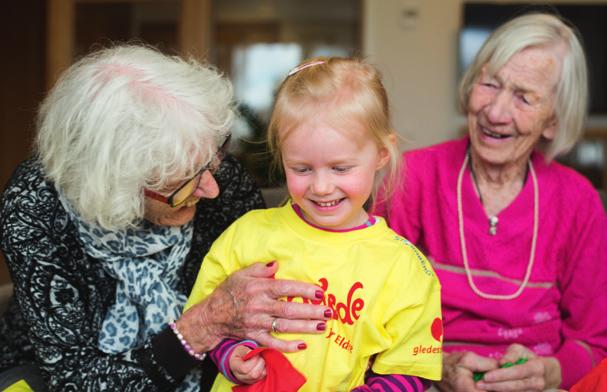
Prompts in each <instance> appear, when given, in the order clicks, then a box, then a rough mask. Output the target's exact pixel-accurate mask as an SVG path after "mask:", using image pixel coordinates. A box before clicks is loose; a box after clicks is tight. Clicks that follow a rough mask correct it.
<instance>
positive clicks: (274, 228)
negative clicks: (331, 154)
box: [185, 205, 442, 392]
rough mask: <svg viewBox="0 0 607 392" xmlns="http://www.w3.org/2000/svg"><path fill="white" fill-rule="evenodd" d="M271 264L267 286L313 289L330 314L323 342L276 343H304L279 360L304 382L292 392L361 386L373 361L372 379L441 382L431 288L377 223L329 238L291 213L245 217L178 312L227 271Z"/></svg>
mask: <svg viewBox="0 0 607 392" xmlns="http://www.w3.org/2000/svg"><path fill="white" fill-rule="evenodd" d="M272 260H276V261H277V262H278V263H279V269H278V272H277V274H276V278H278V279H281V278H285V279H296V280H300V281H305V282H312V283H316V284H318V285H319V286H321V287H322V288H323V289H324V290H325V299H324V300H323V303H324V304H325V305H327V306H329V307H331V308H332V309H333V310H334V314H335V315H336V317H335V318H334V319H333V320H330V321H329V322H328V323H327V330H326V332H325V333H324V334H318V335H312V334H280V338H284V339H302V340H304V341H305V342H306V344H307V349H305V350H302V351H299V352H296V353H287V354H286V355H287V358H288V359H289V361H290V362H291V363H292V364H293V365H294V366H295V367H296V368H297V369H298V370H299V371H300V372H301V373H302V374H304V376H305V377H306V379H307V381H306V383H305V385H304V386H303V387H302V388H301V389H300V391H314V392H318V391H346V390H347V391H349V390H351V389H352V388H354V387H356V386H359V385H362V384H364V374H365V371H366V369H367V365H368V363H369V359H370V358H371V357H372V356H375V361H374V362H373V371H374V372H375V373H378V374H405V375H411V376H419V377H423V378H427V379H431V380H438V379H440V375H441V365H442V364H441V351H442V324H441V311H440V284H439V282H438V280H437V278H436V275H435V274H434V271H433V270H432V267H431V266H430V263H428V261H427V260H426V258H425V257H424V256H423V255H422V254H421V252H419V251H418V250H417V249H416V248H415V247H414V246H413V245H412V244H411V243H409V242H408V241H407V240H405V239H404V238H402V237H400V236H398V235H397V234H395V233H394V232H393V231H392V230H391V229H389V228H388V227H387V225H386V222H385V221H384V220H383V219H381V218H378V221H377V222H376V223H375V224H374V225H372V226H370V227H367V228H364V229H360V230H354V231H349V232H340V233H336V232H329V231H325V230H320V229H317V228H314V227H312V226H310V225H309V224H307V223H306V222H304V221H303V220H302V219H301V218H300V217H299V216H298V215H297V214H296V213H295V211H294V210H293V207H292V206H291V205H287V206H284V207H280V208H274V209H268V210H255V211H251V212H249V213H247V214H246V215H244V216H243V217H242V218H240V219H238V220H237V221H236V222H234V223H233V224H232V225H231V226H230V227H229V228H228V229H227V230H226V231H225V232H224V233H223V234H222V235H221V236H220V237H219V238H218V239H217V240H216V241H215V243H214V244H213V246H212V247H211V250H210V251H209V253H208V254H207V256H206V257H205V259H204V261H203V263H202V268H201V270H200V272H199V274H198V278H197V279H196V283H195V285H194V288H193V290H192V293H191V294H190V298H189V299H188V302H187V304H186V307H185V308H186V309H188V308H189V307H190V306H192V305H193V304H195V303H197V302H199V301H201V300H202V299H204V298H205V297H206V296H207V295H209V293H211V292H212V291H213V290H214V288H215V287H216V286H217V285H218V284H220V283H221V282H222V281H223V280H224V279H225V278H226V277H227V276H229V275H230V274H232V273H233V272H235V271H237V270H239V269H241V268H243V267H247V266H249V265H251V264H253V263H255V262H269V261H272ZM285 300H289V301H299V302H301V301H302V299H301V298H287V299H285ZM232 385H233V384H231V383H230V382H229V381H228V380H227V379H225V378H224V377H223V376H222V375H219V376H218V379H217V380H216V381H215V385H214V388H213V390H214V391H231V386H232Z"/></svg>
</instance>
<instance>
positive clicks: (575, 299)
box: [378, 14, 607, 392]
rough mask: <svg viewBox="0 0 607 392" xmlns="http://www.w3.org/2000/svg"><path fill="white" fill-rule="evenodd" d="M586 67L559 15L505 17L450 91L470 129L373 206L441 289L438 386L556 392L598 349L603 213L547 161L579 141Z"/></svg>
mask: <svg viewBox="0 0 607 392" xmlns="http://www.w3.org/2000/svg"><path fill="white" fill-rule="evenodd" d="M586 73H587V72H586V62H585V56H584V52H583V50H582V48H581V45H580V42H579V40H578V37H577V35H576V32H575V31H574V30H573V28H572V27H570V26H568V25H567V24H565V23H563V21H562V20H561V19H560V18H558V17H556V16H552V15H548V14H526V15H522V16H519V17H517V18H515V19H513V20H511V21H509V22H507V23H505V24H504V25H502V26H501V27H500V28H499V29H497V30H496V31H495V32H494V33H493V34H492V35H491V36H490V37H489V38H488V40H487V41H486V43H485V44H484V46H483V47H482V48H481V50H480V51H479V53H478V54H477V56H476V59H475V61H474V62H473V64H472V65H471V67H470V68H469V69H468V70H467V73H466V74H465V76H464V78H463V81H462V84H461V90H460V92H461V94H460V98H461V103H462V108H463V111H464V113H465V114H466V116H467V120H468V135H467V136H466V137H465V138H463V139H460V140H456V141H450V142H446V143H443V144H439V145H436V146H432V147H427V148H423V149H420V150H416V151H411V152H406V153H405V154H404V161H405V171H406V172H405V176H404V177H403V183H402V184H401V185H402V186H401V187H400V189H399V190H398V191H397V194H396V195H394V196H393V198H392V202H391V203H390V204H389V205H380V206H378V211H379V212H380V213H382V214H384V215H385V216H387V218H388V220H389V224H390V226H391V227H392V228H393V229H394V230H395V231H396V232H398V233H399V234H402V235H403V236H405V237H406V238H408V239H409V240H410V241H411V242H413V243H414V244H416V245H418V246H419V247H420V248H421V249H422V250H423V251H424V253H425V254H426V255H428V258H429V259H430V260H431V261H432V263H433V266H434V269H435V271H436V273H437V275H438V277H439V280H440V282H441V285H442V289H443V291H442V303H443V316H444V320H443V324H444V336H443V338H444V342H443V347H444V351H445V353H444V360H443V379H442V381H441V382H440V383H439V384H438V385H437V387H438V388H439V389H440V390H442V391H466V392H471V391H486V390H490V391H541V390H545V389H550V388H556V387H558V386H562V387H565V388H567V387H570V386H571V385H572V384H574V383H575V382H576V381H577V380H578V379H579V378H581V377H582V375H584V374H585V373H586V372H588V371H589V370H590V369H591V368H592V367H593V365H594V364H597V363H598V362H600V360H601V358H603V357H605V355H606V354H607V317H605V314H604V313H605V310H606V309H607V290H605V287H607V218H606V216H605V211H604V209H603V206H602V204H601V201H600V198H599V195H598V193H597V192H596V191H595V190H594V189H593V188H592V186H591V184H590V183H589V182H588V181H587V180H586V179H585V178H583V177H582V176H581V175H580V174H578V173H576V172H575V171H573V170H571V169H570V168H567V167H564V166H562V165H560V164H558V163H557V162H555V161H554V158H555V157H557V156H559V155H561V154H563V153H565V152H567V151H568V150H569V149H570V148H571V147H572V146H573V145H574V144H575V142H576V140H577V139H578V138H579V136H580V135H581V133H582V128H583V123H584V119H585V115H586V107H587V90H588V88H587V75H586ZM511 365H514V366H511Z"/></svg>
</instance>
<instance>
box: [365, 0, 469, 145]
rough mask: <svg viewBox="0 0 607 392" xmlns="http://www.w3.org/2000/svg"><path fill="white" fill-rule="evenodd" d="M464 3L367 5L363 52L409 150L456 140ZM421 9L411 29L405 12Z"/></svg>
mask: <svg viewBox="0 0 607 392" xmlns="http://www.w3.org/2000/svg"><path fill="white" fill-rule="evenodd" d="M460 4H461V0H418V1H415V0H412V1H409V0H365V3H364V7H365V8H364V12H363V15H364V18H365V19H364V21H363V26H364V27H363V32H364V33H363V51H364V53H365V56H367V58H368V59H369V60H370V61H371V62H372V63H373V64H374V65H376V66H377V67H378V68H379V69H380V70H381V71H382V73H383V76H384V82H385V85H386V88H387V89H388V94H389V95H390V99H391V107H392V116H393V119H394V126H395V127H396V129H397V131H398V132H399V133H400V134H401V135H403V136H404V137H405V139H406V144H405V145H404V148H406V149H409V148H412V147H419V146H425V145H429V144H433V143H436V142H439V141H442V140H446V139H449V138H452V137H454V136H455V135H457V132H458V129H457V128H458V125H457V124H458V122H459V123H460V124H461V123H462V120H461V119H459V117H460V116H458V111H457V106H456V104H457V101H456V79H457V63H456V58H457V52H456V42H457V40H456V38H457V31H458V28H459V25H460V8H461V7H460ZM411 6H412V7H413V8H416V9H417V17H416V18H414V19H415V21H414V24H413V25H412V26H408V25H406V23H405V21H403V19H402V17H401V11H405V10H403V8H407V7H409V8H411Z"/></svg>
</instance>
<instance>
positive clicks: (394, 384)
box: [353, 371, 432, 392]
mask: <svg viewBox="0 0 607 392" xmlns="http://www.w3.org/2000/svg"><path fill="white" fill-rule="evenodd" d="M430 386H432V383H431V381H429V380H426V379H423V378H420V377H415V376H408V375H404V374H375V373H373V372H371V371H369V372H367V376H366V377H365V385H361V386H359V387H356V388H354V389H353V392H354V391H355V392H368V391H373V392H400V391H402V392H421V391H425V390H426V389H428V388H430Z"/></svg>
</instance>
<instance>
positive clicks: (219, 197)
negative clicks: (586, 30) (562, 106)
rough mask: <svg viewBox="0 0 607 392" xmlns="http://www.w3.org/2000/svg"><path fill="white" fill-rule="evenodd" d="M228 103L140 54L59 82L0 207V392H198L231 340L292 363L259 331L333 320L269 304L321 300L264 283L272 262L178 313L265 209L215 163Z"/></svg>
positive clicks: (193, 67)
mask: <svg viewBox="0 0 607 392" xmlns="http://www.w3.org/2000/svg"><path fill="white" fill-rule="evenodd" d="M231 102H232V90H231V86H230V84H229V82H228V81H227V80H225V79H224V78H223V77H222V76H221V75H220V74H218V73H217V72H216V71H215V70H214V69H212V68H211V67H209V66H206V65H202V64H199V63H196V62H194V61H185V60H183V59H180V58H178V57H169V56H165V55H162V54H160V53H158V52H157V51H155V50H153V49H150V48H145V47H140V46H116V47H113V48H110V49H105V50H101V51H99V52H97V53H94V54H91V55H89V56H87V57H85V58H83V59H82V60H80V61H79V62H77V63H76V64H74V65H73V66H72V67H71V68H70V69H69V70H68V71H67V72H66V73H65V74H64V75H63V76H62V78H61V79H60V80H59V82H58V83H57V85H56V86H55V88H54V89H53V90H52V91H51V92H50V93H49V95H48V97H47V98H46V99H45V101H44V103H43V105H42V107H41V110H40V115H39V119H38V134H37V139H36V147H37V148H36V150H37V151H36V152H37V154H36V156H35V157H34V158H33V159H31V160H29V161H26V162H24V163H23V164H21V165H20V166H19V167H18V168H17V170H16V171H15V173H14V175H13V177H12V179H11V180H10V182H9V184H8V186H7V188H6V190H5V191H4V194H3V196H2V199H1V203H0V241H1V242H0V243H1V247H2V251H3V252H4V255H5V256H6V259H7V261H8V265H9V269H10V272H11V276H12V279H13V282H14V286H15V295H14V301H13V302H12V304H11V306H10V308H9V310H8V311H7V312H6V313H5V314H4V315H3V317H2V319H0V372H2V371H4V373H0V383H1V382H2V381H1V380H4V382H5V385H0V387H5V386H6V385H10V383H11V382H13V381H15V379H18V378H24V379H25V381H26V382H27V381H28V380H29V384H30V387H34V388H36V387H37V382H39V381H42V384H45V385H46V388H48V389H50V390H70V389H72V390H115V391H126V390H133V391H135V390H137V391H140V390H141V391H143V390H146V391H150V390H172V389H176V388H177V389H180V390H200V388H201V380H202V381H204V380H206V379H209V380H212V379H213V375H212V374H210V372H212V370H210V369H207V368H206V365H205V362H204V361H202V360H203V358H204V356H205V355H204V353H205V352H207V351H209V350H210V349H211V348H213V347H214V346H215V345H216V344H217V343H218V342H219V341H221V340H222V339H223V338H225V337H228V336H230V337H243V338H252V339H255V340H257V341H259V342H261V343H262V344H264V345H267V346H271V347H275V348H278V349H281V350H283V351H294V350H296V349H297V347H296V344H294V343H292V342H288V341H282V340H278V339H275V338H273V337H271V336H270V334H269V333H268V332H269V331H270V330H271V328H272V325H273V323H274V324H275V323H276V321H275V320H277V321H278V323H279V324H280V326H281V330H282V331H293V332H311V333H312V332H317V331H319V330H322V328H319V324H323V323H324V320H326V319H327V317H326V316H325V313H326V311H327V308H325V307H322V306H312V305H304V304H297V303H286V302H282V301H279V300H278V298H280V297H282V296H285V295H292V296H304V297H307V298H311V299H314V298H318V296H321V295H322V292H319V288H318V287H317V286H314V285H309V284H304V283H299V282H291V281H280V280H274V279H272V277H273V275H274V273H275V272H276V270H277V268H278V264H279V263H269V264H267V265H265V264H257V265H254V266H253V267H251V268H248V269H246V270H242V271H240V272H238V273H236V274H234V275H232V276H231V277H230V278H229V279H227V280H226V281H225V282H224V283H223V284H222V285H221V286H219V287H218V289H217V290H216V291H215V292H214V293H213V294H212V295H211V296H210V297H209V298H207V299H206V300H205V301H203V302H201V303H200V304H198V305H197V306H195V307H194V308H192V310H191V311H188V312H187V313H186V314H184V315H183V316H182V315H181V311H182V306H183V304H184V302H185V299H186V296H187V294H188V293H189V290H190V289H191V286H192V284H193V282H194V279H195V277H196V273H197V271H198V270H199V267H200V263H201V261H202V259H203V256H204V254H205V253H206V252H207V250H208V249H209V247H210V245H211V243H212V242H213V241H214V239H215V238H216V237H217V236H218V235H219V234H220V233H221V232H222V231H223V230H224V229H225V228H226V227H227V226H228V225H229V224H230V223H231V222H232V221H233V220H235V219H236V218H237V217H239V216H240V215H242V214H243V213H245V212H246V211H248V210H250V209H254V208H260V207H263V201H262V198H261V195H260V193H259V191H258V189H257V188H256V186H255V185H254V183H253V182H252V181H251V179H250V178H249V177H248V176H247V174H246V173H245V172H244V171H243V169H242V168H241V166H240V165H239V164H238V162H236V161H235V160H234V159H233V158H231V157H229V156H228V157H225V158H224V153H225V149H226V146H227V143H228V141H229V138H230V135H229V128H230V125H231V122H232V118H233V116H234V113H233V108H232V105H231ZM172 321H175V322H174V323H171V322H172ZM170 323H171V328H170V327H169V324H170ZM294 346H295V347H294ZM19 365H26V366H25V367H24V366H21V367H19V368H16V367H17V366H19ZM193 368H198V369H199V370H200V371H199V372H198V373H197V376H196V377H190V376H188V377H187V378H185V379H184V377H185V375H186V374H187V373H188V372H189V371H190V370H191V369H193ZM37 372H39V373H38V375H40V376H41V377H40V378H39V379H36V373H37ZM43 388H44V387H40V388H39V389H43Z"/></svg>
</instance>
